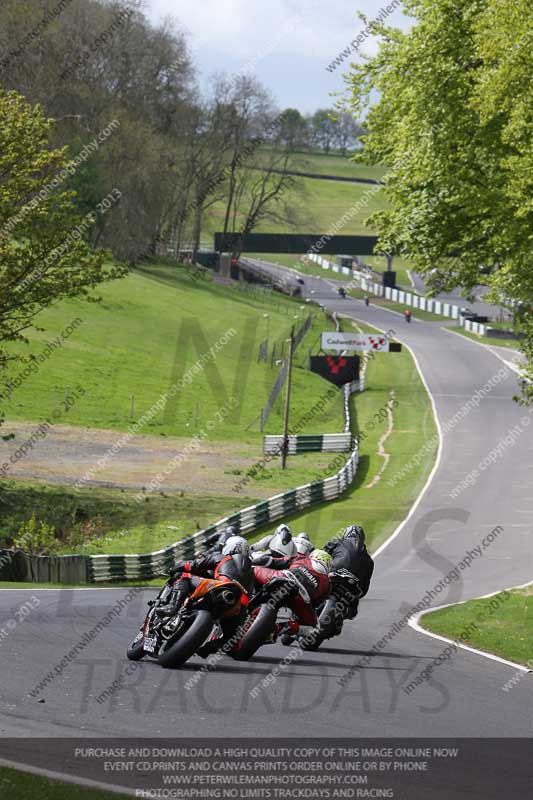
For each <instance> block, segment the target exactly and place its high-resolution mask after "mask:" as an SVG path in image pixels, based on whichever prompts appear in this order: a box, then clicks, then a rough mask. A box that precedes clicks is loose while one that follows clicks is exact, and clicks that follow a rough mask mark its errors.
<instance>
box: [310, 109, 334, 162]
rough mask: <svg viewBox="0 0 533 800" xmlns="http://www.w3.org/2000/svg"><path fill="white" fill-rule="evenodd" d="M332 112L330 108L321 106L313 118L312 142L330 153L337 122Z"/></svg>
mask: <svg viewBox="0 0 533 800" xmlns="http://www.w3.org/2000/svg"><path fill="white" fill-rule="evenodd" d="M333 114H334V112H332V111H331V110H329V109H325V108H321V109H318V111H315V113H314V114H313V116H312V118H311V126H312V134H311V135H312V142H313V144H314V145H315V146H316V147H320V148H321V149H322V150H325V151H326V153H329V151H330V149H331V145H332V143H333V136H334V131H335V124H334V122H333V120H332V115H333Z"/></svg>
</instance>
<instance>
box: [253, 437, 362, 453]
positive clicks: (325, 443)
mask: <svg viewBox="0 0 533 800" xmlns="http://www.w3.org/2000/svg"><path fill="white" fill-rule="evenodd" d="M282 444H283V436H281V435H280V436H265V438H264V443H263V452H264V453H265V455H277V454H278V453H279V452H280V448H281V446H282ZM351 447H352V435H351V433H350V432H348V433H316V434H313V433H308V434H295V435H289V449H288V453H289V455H291V456H295V455H298V454H300V453H347V452H349V450H351Z"/></svg>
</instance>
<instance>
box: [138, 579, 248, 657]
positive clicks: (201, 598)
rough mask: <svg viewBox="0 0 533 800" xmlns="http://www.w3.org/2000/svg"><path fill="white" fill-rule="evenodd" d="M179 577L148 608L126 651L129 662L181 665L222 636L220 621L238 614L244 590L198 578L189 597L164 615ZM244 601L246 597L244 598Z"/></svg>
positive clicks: (232, 585)
mask: <svg viewBox="0 0 533 800" xmlns="http://www.w3.org/2000/svg"><path fill="white" fill-rule="evenodd" d="M180 580H181V576H178V577H177V578H175V577H173V578H170V579H169V580H168V581H167V583H166V584H165V586H164V587H163V588H162V589H161V591H160V592H159V595H158V596H157V598H156V599H155V600H151V601H150V602H149V603H148V605H149V607H150V610H149V611H148V614H147V615H146V618H145V620H144V623H143V625H142V626H141V629H140V631H139V633H138V634H137V636H136V637H135V639H134V640H133V642H132V643H131V645H130V646H129V648H128V650H127V656H128V658H129V659H130V661H139V660H140V659H141V658H143V657H144V656H149V657H151V658H155V659H157V660H158V662H159V663H160V664H161V666H163V667H180V666H182V665H183V664H184V663H185V662H186V661H187V660H188V659H189V658H190V657H191V656H192V655H194V653H196V652H197V650H198V649H199V648H200V647H201V646H202V645H203V644H204V642H206V641H208V640H213V639H216V638H218V637H219V636H220V637H221V636H222V630H221V627H220V622H221V620H222V619H223V618H225V617H228V616H232V615H233V614H235V613H238V612H239V609H240V604H241V601H242V599H243V594H245V593H244V590H243V588H242V586H240V584H238V583H237V582H236V581H219V580H215V579H211V578H201V579H199V581H198V583H197V585H196V586H191V592H190V594H189V595H188V596H187V597H186V598H185V600H184V602H183V603H181V605H180V606H179V607H178V608H176V609H175V611H174V610H173V613H172V614H171V615H170V616H168V615H167V613H163V610H165V611H166V610H167V609H168V605H169V600H171V598H172V596H173V592H174V591H175V586H176V585H177V583H179V582H180ZM246 602H247V598H246Z"/></svg>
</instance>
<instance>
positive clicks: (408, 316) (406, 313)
mask: <svg viewBox="0 0 533 800" xmlns="http://www.w3.org/2000/svg"><path fill="white" fill-rule="evenodd" d="M403 315H404V317H405V321H406V322H411V309H410V308H406V309H405V311H404V312H403Z"/></svg>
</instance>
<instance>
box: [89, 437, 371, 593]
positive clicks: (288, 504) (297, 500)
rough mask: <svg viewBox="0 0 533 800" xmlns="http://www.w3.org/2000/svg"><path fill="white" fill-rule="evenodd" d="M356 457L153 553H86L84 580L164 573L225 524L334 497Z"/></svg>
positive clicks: (250, 521) (248, 526)
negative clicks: (328, 473) (319, 478)
mask: <svg viewBox="0 0 533 800" xmlns="http://www.w3.org/2000/svg"><path fill="white" fill-rule="evenodd" d="M358 460H359V451H358V448H357V446H356V447H355V448H354V450H353V451H352V453H351V455H350V457H349V459H348V461H347V462H346V464H345V465H344V467H343V468H342V469H341V470H340V471H339V472H337V473H336V474H335V475H333V476H332V477H331V478H326V479H325V480H322V481H315V482H314V483H307V484H305V485H303V486H299V487H298V488H296V489H290V490H289V491H287V492H283V493H282V494H278V495H276V496H275V497H271V498H270V499H268V500H264V501H263V502H261V503H258V504H257V505H255V506H250V507H249V508H245V509H243V510H242V511H238V512H236V513H235V514H231V515H230V516H229V517H224V518H223V519H221V520H219V521H218V522H216V523H215V524H214V525H211V526H209V527H208V528H205V529H204V530H202V531H198V533H196V534H194V535H193V536H189V537H188V538H187V539H182V540H181V541H179V542H176V543H175V544H173V545H170V546H169V547H166V548H164V549H163V550H158V551H157V552H155V553H147V554H146V555H138V554H133V555H123V556H89V557H88V558H89V576H88V581H89V582H94V583H98V582H101V581H113V580H150V579H151V578H157V577H159V576H161V575H164V574H166V573H168V572H169V571H170V570H171V569H172V567H173V566H174V564H175V562H176V561H178V560H180V559H187V558H192V557H194V556H196V555H200V554H201V553H202V552H204V550H205V548H206V544H207V541H208V540H209V539H210V538H211V536H213V534H215V533H219V532H222V531H223V530H224V528H226V527H227V526H228V525H234V526H235V527H236V528H237V530H238V531H239V533H241V534H242V535H246V534H249V533H253V532H254V531H256V530H258V529H259V528H261V527H263V526H264V525H268V524H269V523H271V522H276V521H277V520H280V519H283V518H284V517H286V516H288V515H290V514H293V513H295V512H297V511H300V510H303V509H304V508H309V507H310V506H312V505H315V504H316V503H322V502H325V501H328V500H335V499H336V498H337V497H340V495H341V494H342V493H343V492H344V491H345V489H347V488H348V486H350V484H351V483H352V481H353V479H354V477H355V474H356V471H357V463H358Z"/></svg>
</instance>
